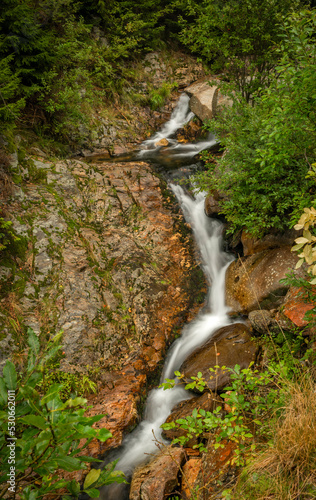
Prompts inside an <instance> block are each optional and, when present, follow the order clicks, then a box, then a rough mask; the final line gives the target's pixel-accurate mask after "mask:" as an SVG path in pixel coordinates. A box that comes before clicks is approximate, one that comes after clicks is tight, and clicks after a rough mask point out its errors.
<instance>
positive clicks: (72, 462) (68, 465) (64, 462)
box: [56, 455, 86, 472]
mask: <svg viewBox="0 0 316 500" xmlns="http://www.w3.org/2000/svg"><path fill="white" fill-rule="evenodd" d="M56 461H57V463H58V467H60V468H61V469H64V470H66V471H69V472H71V471H74V470H80V469H83V468H86V467H85V466H84V464H82V462H81V460H79V459H78V458H75V457H69V456H66V455H64V456H59V457H57V458H56Z"/></svg>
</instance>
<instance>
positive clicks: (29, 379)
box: [0, 329, 124, 500]
mask: <svg viewBox="0 0 316 500" xmlns="http://www.w3.org/2000/svg"><path fill="white" fill-rule="evenodd" d="M28 335H29V337H28V345H29V352H28V359H27V367H26V369H25V372H24V373H17V372H16V369H15V366H14V364H13V363H12V362H11V361H7V362H6V365H5V367H4V369H3V377H1V378H0V427H1V431H2V433H1V437H0V450H1V456H2V468H1V473H0V496H3V495H4V494H5V493H6V492H7V491H8V490H9V492H11V493H12V492H14V493H15V494H17V493H18V494H19V495H20V497H21V498H22V499H23V500H35V499H36V498H40V497H42V496H44V495H47V494H51V493H53V494H55V493H54V492H56V491H57V490H60V489H61V488H65V489H66V490H67V491H68V492H69V494H70V495H71V497H77V496H78V495H79V493H80V484H79V483H78V482H77V481H75V480H72V481H70V480H66V479H58V476H57V474H56V471H57V470H59V472H62V471H67V472H71V471H76V470H81V469H86V468H87V466H86V462H98V460H96V459H92V458H91V457H87V456H84V455H83V454H82V452H83V451H84V449H85V448H86V446H87V445H88V444H89V443H90V442H91V440H92V439H95V438H97V439H99V440H100V441H106V440H107V439H108V438H110V437H111V433H110V432H109V431H108V430H107V429H104V428H102V429H95V428H93V424H94V423H95V422H98V421H99V420H100V419H101V418H102V417H103V415H96V416H94V417H86V416H85V412H86V410H87V406H86V403H87V400H86V399H84V398H82V397H75V398H74V399H68V400H67V401H65V402H62V400H61V397H60V393H61V391H62V389H63V386H62V384H53V385H50V386H48V387H47V386H46V387H45V386H43V384H42V382H43V373H44V369H45V364H46V363H47V362H48V361H49V360H50V359H53V358H54V357H55V356H56V354H57V353H58V351H59V349H60V348H61V347H60V345H59V340H60V337H61V333H60V334H58V335H56V336H55V337H54V338H52V339H51V340H49V342H48V344H47V347H46V349H45V351H44V352H43V353H42V354H41V353H40V346H39V341H38V338H37V337H36V335H35V333H34V332H33V330H31V329H29V330H28ZM43 387H45V390H43ZM114 467H115V463H112V464H109V466H108V467H107V468H106V469H104V470H103V471H101V470H100V469H99V470H94V469H92V470H91V471H90V472H89V474H88V475H87V476H86V479H85V483H84V490H83V491H84V492H85V493H87V495H89V496H90V497H92V498H97V497H98V496H99V491H98V489H97V488H98V487H100V486H102V485H104V484H110V483H113V482H124V476H123V473H121V472H119V471H114ZM8 477H9V482H8ZM10 481H11V482H10ZM68 498H69V497H68Z"/></svg>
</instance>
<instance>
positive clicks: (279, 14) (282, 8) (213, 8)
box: [180, 0, 299, 101]
mask: <svg viewBox="0 0 316 500" xmlns="http://www.w3.org/2000/svg"><path fill="white" fill-rule="evenodd" d="M184 3H185V4H186V9H185V10H186V11H187V12H188V13H189V14H191V16H193V21H192V20H190V21H189V20H185V19H182V25H183V29H182V31H181V33H180V39H181V41H182V42H183V43H184V44H185V45H187V46H189V47H190V49H191V50H193V51H194V52H195V53H197V54H199V55H200V56H202V57H203V60H205V61H206V62H207V63H209V64H211V68H212V72H215V73H217V72H221V73H222V72H223V70H225V74H226V76H227V77H228V78H229V79H230V80H231V81H233V82H234V83H235V85H236V88H237V90H238V91H240V92H241V95H242V97H244V98H245V99H246V100H247V101H249V99H250V97H251V95H252V94H253V92H254V91H256V90H258V88H259V87H261V86H262V85H263V84H267V83H269V77H270V74H271V71H272V70H273V68H274V67H275V65H276V62H277V54H276V53H275V51H274V50H273V49H274V46H275V45H276V44H277V43H278V42H279V41H280V39H281V37H282V32H281V30H280V25H281V24H282V23H283V22H284V19H285V17H286V16H287V14H288V13H289V12H290V11H291V10H292V9H297V8H298V6H299V1H297V0H295V1H292V0H262V1H261V2H257V1H256V0H247V1H243V2H238V1H236V0H228V1H226V2H222V1H221V0H204V1H203V2H201V3H199V4H194V3H192V2H190V1H188V2H184Z"/></svg>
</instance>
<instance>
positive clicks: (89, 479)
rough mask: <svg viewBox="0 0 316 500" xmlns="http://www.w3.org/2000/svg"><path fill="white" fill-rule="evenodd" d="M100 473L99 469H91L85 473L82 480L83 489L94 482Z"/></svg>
mask: <svg viewBox="0 0 316 500" xmlns="http://www.w3.org/2000/svg"><path fill="white" fill-rule="evenodd" d="M100 474H101V469H91V471H90V472H89V474H87V475H86V478H85V480H84V485H83V489H84V490H86V489H87V488H89V487H90V486H91V485H92V484H94V483H96V482H97V480H98V479H99V477H100Z"/></svg>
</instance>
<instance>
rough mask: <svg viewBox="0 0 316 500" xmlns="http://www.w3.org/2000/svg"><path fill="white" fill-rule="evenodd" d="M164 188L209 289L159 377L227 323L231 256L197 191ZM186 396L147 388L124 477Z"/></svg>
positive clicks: (112, 497)
mask: <svg viewBox="0 0 316 500" xmlns="http://www.w3.org/2000/svg"><path fill="white" fill-rule="evenodd" d="M180 100H181V98H180ZM182 101H183V99H182ZM182 105H183V102H182V103H181V106H180V108H179V107H178V113H179V115H180V116H178V115H177V114H175V116H173V117H172V119H171V122H172V123H167V124H166V125H165V127H164V129H165V130H166V131H171V130H174V127H175V126H176V125H175V124H179V123H180V122H181V123H183V120H185V118H186V117H188V116H190V114H189V113H188V100H186V102H185V108H182ZM185 109H186V111H185ZM178 126H179V125H178ZM164 129H163V130H164ZM170 133H171V132H170ZM153 140H154V139H151V141H153ZM156 140H157V137H156V139H155V141H156ZM147 142H148V141H147ZM170 187H171V189H172V190H173V192H174V194H175V195H176V197H177V199H178V201H179V203H180V205H181V208H182V210H183V213H184V216H185V219H186V220H187V222H189V223H190V225H191V227H192V230H193V233H194V236H195V239H196V243H197V245H198V248H199V251H200V255H201V259H202V265H203V268H204V272H205V275H206V278H207V280H208V283H209V286H210V290H209V293H208V301H207V307H206V308H204V312H200V313H199V314H198V316H197V318H196V319H195V320H193V321H192V322H191V323H189V324H188V325H186V326H185V327H184V329H183V332H182V335H181V337H180V338H179V339H178V340H177V341H176V342H175V343H174V344H173V346H172V348H171V350H170V352H169V355H168V357H167V360H166V363H165V367H164V370H163V374H162V379H161V381H163V380H164V379H165V378H174V372H175V371H176V370H179V368H180V366H181V364H182V363H183V361H184V360H185V359H186V358H187V357H188V356H189V354H190V353H192V352H193V351H194V350H195V349H196V348H197V347H199V346H201V345H202V344H204V343H205V342H206V341H207V340H208V339H210V338H211V336H212V335H213V333H215V331H216V330H218V329H219V328H221V327H223V326H226V325H227V324H229V323H230V320H229V318H228V316H227V308H226V306H225V271H226V269H227V267H228V265H229V263H230V262H231V260H232V258H231V256H229V255H228V254H226V253H224V252H223V251H222V249H221V231H222V225H221V223H220V222H218V221H215V220H211V219H210V218H208V217H207V216H206V215H205V212H204V198H205V196H204V195H203V194H201V193H200V194H197V195H196V196H195V199H193V198H191V197H190V196H189V195H188V194H186V193H185V192H184V190H183V189H182V187H180V186H178V185H170ZM191 397H192V395H191V394H190V393H188V391H185V390H184V389H183V387H180V386H179V385H175V387H174V388H172V389H169V390H166V391H164V390H163V389H154V390H152V391H151V393H150V395H149V397H148V400H147V405H146V410H145V417H144V420H143V421H142V422H141V424H140V425H139V426H138V427H137V428H136V429H135V430H134V431H133V432H132V433H131V434H130V435H129V436H127V437H126V438H125V439H124V441H123V448H122V450H121V451H120V454H119V461H118V463H117V465H116V469H117V470H122V471H124V473H125V474H126V475H127V476H130V475H131V473H132V471H133V469H134V468H135V467H136V466H138V465H140V464H141V463H143V462H144V461H146V460H147V459H148V458H150V455H151V454H154V453H156V452H157V451H158V448H157V445H156V440H158V441H160V442H166V444H167V441H164V439H163V438H162V436H161V432H162V430H161V428H160V426H161V424H163V423H164V422H165V420H166V419H167V417H168V415H169V414H170V413H171V411H172V408H173V407H174V406H175V405H176V404H177V403H179V402H180V401H183V400H184V399H190V398H191ZM125 495H126V494H125V493H124V486H123V487H122V485H117V484H115V483H114V484H113V485H111V486H107V487H105V488H103V489H102V491H101V497H100V498H102V500H123V499H125V498H126V496H125Z"/></svg>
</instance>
